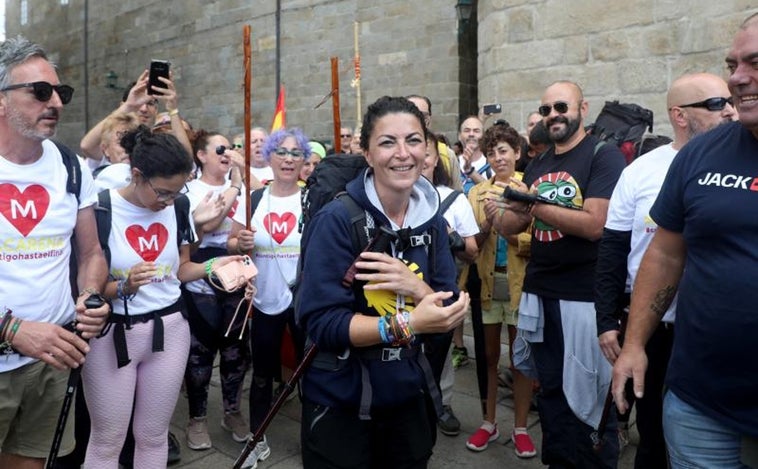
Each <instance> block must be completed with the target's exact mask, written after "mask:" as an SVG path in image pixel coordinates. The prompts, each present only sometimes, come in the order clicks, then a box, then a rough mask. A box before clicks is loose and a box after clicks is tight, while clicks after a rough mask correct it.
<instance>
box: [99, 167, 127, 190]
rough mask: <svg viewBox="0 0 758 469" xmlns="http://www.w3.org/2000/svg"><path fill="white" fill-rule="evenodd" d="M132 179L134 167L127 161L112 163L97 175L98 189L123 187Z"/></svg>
mask: <svg viewBox="0 0 758 469" xmlns="http://www.w3.org/2000/svg"><path fill="white" fill-rule="evenodd" d="M131 181H132V167H131V166H130V165H128V164H126V163H116V164H111V165H108V166H106V167H105V168H103V169H102V170H101V171H100V172H99V173H98V174H97V176H95V185H96V186H97V188H98V190H101V191H103V190H106V189H121V188H122V187H126V186H128V185H129V183H130V182H131Z"/></svg>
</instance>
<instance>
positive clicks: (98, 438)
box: [82, 313, 190, 469]
mask: <svg viewBox="0 0 758 469" xmlns="http://www.w3.org/2000/svg"><path fill="white" fill-rule="evenodd" d="M163 324H164V328H165V329H164V331H165V333H164V351H163V352H155V353H153V352H152V338H153V321H149V322H146V323H142V324H136V325H134V326H132V328H131V329H129V330H126V344H127V348H128V350H129V358H130V359H131V360H132V361H131V363H129V364H128V365H126V366H125V367H123V368H117V367H116V351H115V348H114V346H113V328H111V330H110V331H109V332H108V334H107V335H106V336H104V337H102V338H99V339H93V340H91V341H90V348H91V350H90V353H89V354H88V355H87V363H86V365H85V366H84V369H83V370H82V376H83V380H84V396H85V398H86V400H87V408H88V409H89V413H90V417H91V419H92V431H91V433H90V439H89V445H88V446H87V456H86V459H85V460H84V466H83V467H84V468H93V469H94V468H96V469H108V468H113V469H118V456H119V453H120V452H121V447H122V446H123V444H124V439H125V438H126V431H127V429H128V427H129V417H130V416H131V413H132V405H133V406H134V440H135V450H134V467H139V468H143V467H144V468H154V467H166V457H167V455H168V427H169V424H170V422H171V416H172V414H173V413H174V407H175V406H176V401H177V399H178V397H179V389H180V387H181V383H182V378H183V377H184V368H185V367H186V365H187V355H188V354H189V345H190V333H189V326H188V325H187V321H186V320H185V319H184V318H183V317H182V315H181V314H180V313H174V314H171V315H168V316H164V317H163Z"/></svg>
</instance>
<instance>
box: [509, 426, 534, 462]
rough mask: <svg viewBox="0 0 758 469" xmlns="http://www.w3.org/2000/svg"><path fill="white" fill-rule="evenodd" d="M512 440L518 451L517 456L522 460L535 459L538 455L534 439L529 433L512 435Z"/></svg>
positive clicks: (514, 433)
mask: <svg viewBox="0 0 758 469" xmlns="http://www.w3.org/2000/svg"><path fill="white" fill-rule="evenodd" d="M511 440H513V448H514V451H516V456H518V457H520V458H524V459H526V458H533V457H534V456H536V455H537V449H536V448H535V447H534V443H533V442H532V438H531V437H530V436H529V434H528V433H516V432H513V433H511Z"/></svg>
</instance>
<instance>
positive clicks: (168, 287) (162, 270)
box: [108, 189, 186, 316]
mask: <svg viewBox="0 0 758 469" xmlns="http://www.w3.org/2000/svg"><path fill="white" fill-rule="evenodd" d="M110 192H111V233H110V236H109V237H108V246H109V247H110V251H111V266H110V274H111V276H112V277H113V278H114V279H116V280H120V279H126V278H127V277H128V276H129V270H130V269H131V268H132V267H134V266H135V265H136V264H138V263H140V262H143V261H148V262H149V261H152V262H155V268H156V269H157V271H158V272H157V274H156V275H155V276H154V277H153V278H152V280H151V282H150V283H149V284H147V285H144V286H142V287H140V289H139V290H138V291H137V294H136V295H135V297H134V298H132V299H131V300H129V315H130V316H133V315H137V314H145V313H150V312H152V311H156V310H159V309H161V308H165V307H167V306H171V305H172V304H173V303H175V302H176V301H177V300H178V299H179V295H180V294H181V293H180V290H179V285H180V283H181V282H179V279H178V278H177V276H176V273H177V272H178V270H179V249H178V247H177V241H176V236H177V226H176V215H175V212H174V207H173V206H172V205H169V206H168V207H166V208H164V209H163V210H161V211H159V212H154V211H152V210H150V209H148V208H143V207H138V206H136V205H134V204H132V203H131V202H129V201H127V200H126V199H124V198H123V197H122V196H121V195H120V194H119V193H118V190H116V189H113V190H111V191H110ZM182 244H186V242H182ZM113 313H114V314H124V302H123V301H121V300H115V301H113Z"/></svg>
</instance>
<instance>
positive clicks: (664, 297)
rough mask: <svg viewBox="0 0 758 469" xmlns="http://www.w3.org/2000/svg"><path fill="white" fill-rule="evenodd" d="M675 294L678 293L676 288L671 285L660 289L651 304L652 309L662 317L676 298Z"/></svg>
mask: <svg viewBox="0 0 758 469" xmlns="http://www.w3.org/2000/svg"><path fill="white" fill-rule="evenodd" d="M674 295H676V288H674V287H673V286H671V285H667V286H666V287H664V288H662V289H660V290H658V292H657V293H656V294H655V298H654V299H653V302H652V303H651V304H650V310H651V311H652V312H654V313H655V314H657V315H658V317H660V318H662V317H663V315H664V314H665V313H666V310H667V309H668V308H669V306H670V305H671V302H672V301H673V300H674Z"/></svg>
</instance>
